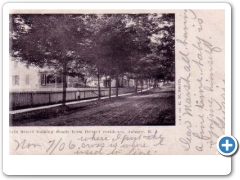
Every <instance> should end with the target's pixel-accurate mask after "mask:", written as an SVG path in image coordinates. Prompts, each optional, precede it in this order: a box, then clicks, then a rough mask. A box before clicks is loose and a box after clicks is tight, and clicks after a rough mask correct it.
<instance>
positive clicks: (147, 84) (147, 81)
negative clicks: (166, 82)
mask: <svg viewBox="0 0 240 180" xmlns="http://www.w3.org/2000/svg"><path fill="white" fill-rule="evenodd" d="M148 89H149V79H147V90H148Z"/></svg>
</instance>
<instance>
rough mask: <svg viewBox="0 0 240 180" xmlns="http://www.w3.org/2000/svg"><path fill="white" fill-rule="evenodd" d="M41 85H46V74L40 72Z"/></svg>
mask: <svg viewBox="0 0 240 180" xmlns="http://www.w3.org/2000/svg"><path fill="white" fill-rule="evenodd" d="M41 85H42V86H46V74H41Z"/></svg>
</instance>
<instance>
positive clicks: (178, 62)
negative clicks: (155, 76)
mask: <svg viewBox="0 0 240 180" xmlns="http://www.w3.org/2000/svg"><path fill="white" fill-rule="evenodd" d="M10 13H11V14H22V13H29V14H35V13H36V14H40V13H42V14H44V13H45V14H46V13H50V14H51V13H56V14H57V13H58V14H59V13H60V14H62V13H70V14H82V13H96V14H99V13H103V14H104V13H123V14H124V13H139V14H140V13H157V14H161V13H172V14H175V125H171V126H162V125H152V126H148V125H142V126H114V125H112V126H86V125H85V126H41V123H40V125H38V126H34V125H30V126H24V125H23V126H21V125H18V126H10V127H9V136H10V142H9V148H10V151H9V153H10V154H12V155H86V154H89V155H175V154H178V155H193V154H195V155H215V154H218V152H217V148H216V142H217V139H218V137H220V136H222V135H223V134H224V132H225V11H224V10H214V9H211V10H201V9H199V10H191V9H186V10H184V9H183V10H106V11H104V10H101V11H100V10H81V9H80V10H73V11H69V10H65V11H64V10H63V11H60V10H43V11H41V10H31V11H28V10H15V9H14V10H11V11H10ZM10 73H11V72H10ZM12 114H14V112H13V111H10V115H12ZM43 121H44V120H43Z"/></svg>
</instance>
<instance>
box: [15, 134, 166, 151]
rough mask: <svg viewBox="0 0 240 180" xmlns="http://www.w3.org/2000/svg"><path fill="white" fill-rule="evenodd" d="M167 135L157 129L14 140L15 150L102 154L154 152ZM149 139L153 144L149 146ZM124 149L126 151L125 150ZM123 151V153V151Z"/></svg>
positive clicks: (161, 144)
mask: <svg viewBox="0 0 240 180" xmlns="http://www.w3.org/2000/svg"><path fill="white" fill-rule="evenodd" d="M164 140H165V137H163V135H162V134H158V132H157V131H155V132H153V133H150V134H146V135H145V134H144V133H140V134H139V135H135V136H131V135H128V134H124V133H121V134H117V135H116V136H115V137H111V138H110V137H108V136H104V137H102V136H97V135H96V134H95V133H93V135H92V136H90V137H80V138H78V139H75V140H66V139H63V138H59V139H52V140H50V141H48V142H45V143H44V144H40V143H33V142H29V141H28V140H26V139H24V140H21V141H18V140H14V142H15V144H16V146H15V149H14V151H20V150H21V151H22V150H38V151H39V150H40V151H44V153H46V154H49V155H52V154H59V153H61V152H62V151H68V152H71V153H72V154H86V155H100V154H109V155H110V154H113V155H116V154H138V155H139V154H142V155H145V154H152V152H151V151H150V150H147V151H146V149H148V148H149V149H151V146H152V147H156V146H163V145H165V144H164ZM148 141H152V142H153V144H151V145H150V146H149V143H148ZM123 151H124V152H123ZM122 152H123V153H122Z"/></svg>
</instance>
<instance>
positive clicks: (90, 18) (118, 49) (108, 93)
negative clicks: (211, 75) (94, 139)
mask: <svg viewBox="0 0 240 180" xmlns="http://www.w3.org/2000/svg"><path fill="white" fill-rule="evenodd" d="M9 27H10V29H9V35H10V40H9V42H10V47H9V52H10V55H9V67H10V69H9V72H10V73H9V80H10V82H9V96H10V107H9V115H10V120H9V123H10V126H174V125H175V14H174V13H116V14H114V13H110V14H106V13H103V14H101V13H99V14H90V13H89V14H87V13H85V14H67V13H66V14H47V13H46V14H44V13H43V14H24V13H22V14H20V13H19V14H14V13H13V14H10V15H9Z"/></svg>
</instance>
